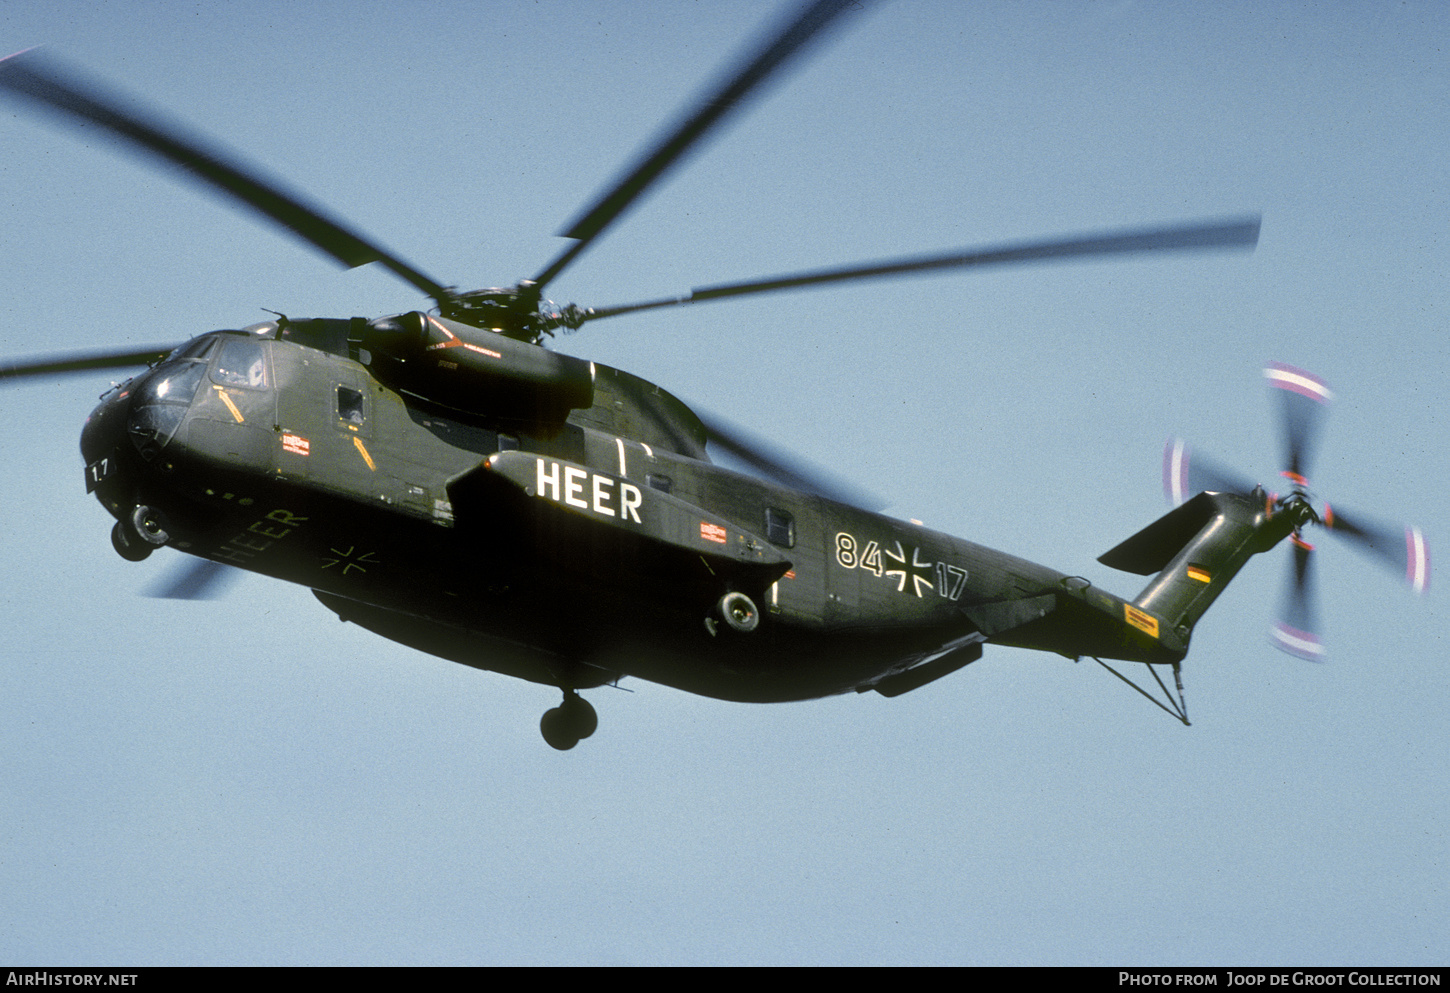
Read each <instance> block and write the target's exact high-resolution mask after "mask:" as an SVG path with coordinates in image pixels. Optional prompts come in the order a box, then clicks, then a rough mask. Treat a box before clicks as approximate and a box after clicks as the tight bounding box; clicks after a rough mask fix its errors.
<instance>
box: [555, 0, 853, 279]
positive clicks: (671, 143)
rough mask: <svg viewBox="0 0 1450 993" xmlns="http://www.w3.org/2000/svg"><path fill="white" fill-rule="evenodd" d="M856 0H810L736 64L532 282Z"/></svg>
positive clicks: (572, 253)
mask: <svg viewBox="0 0 1450 993" xmlns="http://www.w3.org/2000/svg"><path fill="white" fill-rule="evenodd" d="M863 6H864V5H863V3H862V2H860V0H816V2H815V3H812V4H810V5H809V6H808V7H805V8H803V9H802V10H801V11H800V13H799V14H798V15H797V16H796V17H795V19H794V20H792V21H791V22H790V23H789V24H788V25H786V27H785V28H784V29H783V30H781V31H779V32H777V33H776V34H774V35H772V36H771V40H770V41H769V42H768V43H767V44H765V45H764V46H762V47H761V48H760V49H759V51H757V52H756V53H755V55H753V56H751V57H750V58H749V61H745V59H744V58H742V59H741V60H739V62H737V63H736V64H737V65H739V64H741V63H744V64H743V66H742V67H741V68H739V69H737V70H736V71H735V72H734V73H732V74H731V75H730V76H729V78H727V79H726V80H725V81H724V82H723V83H721V85H720V86H719V87H718V88H717V89H715V90H713V91H711V92H710V93H709V94H708V95H707V96H706V97H705V98H704V99H702V100H700V101H699V102H698V103H697V104H696V105H695V108H694V110H693V111H692V112H691V113H690V114H689V116H688V117H686V118H685V119H684V120H683V121H682V122H681V123H680V124H678V125H676V126H675V127H674V128H673V129H672V130H671V131H669V132H668V133H667V134H666V135H665V136H664V137H663V138H662V139H661V140H660V141H659V142H658V144H656V145H655V146H654V148H653V149H652V150H651V151H650V152H649V153H648V154H647V155H645V156H644V158H643V159H642V160H641V161H640V162H639V164H638V165H636V166H635V167H634V168H633V169H631V170H630V171H629V172H628V173H626V174H625V175H624V176H623V178H621V179H619V180H618V181H617V182H616V183H615V184H614V185H613V186H612V187H611V188H610V189H609V191H608V192H607V193H605V194H603V195H602V196H601V197H600V198H599V199H598V200H597V201H596V202H595V203H594V205H593V206H591V207H589V208H588V209H587V210H585V211H584V212H583V213H582V214H581V215H579V216H578V217H577V218H576V219H575V220H574V221H572V222H571V223H570V224H569V226H568V227H567V228H566V229H565V230H564V232H563V234H562V237H565V238H574V239H577V240H576V242H575V243H574V244H573V245H571V246H569V248H568V249H567V250H566V251H565V252H564V253H563V254H562V255H560V256H559V257H558V258H557V259H555V260H554V262H553V263H552V264H551V265H550V266H549V267H548V268H547V269H545V270H544V271H543V272H541V273H539V274H538V275H537V276H535V277H534V282H535V283H536V284H538V285H539V286H543V285H544V284H545V283H548V282H549V281H550V280H552V279H553V278H554V277H555V276H557V275H559V273H561V272H563V271H564V267H565V266H567V265H569V263H570V262H572V261H574V258H575V257H576V256H578V255H579V253H580V252H582V251H584V249H585V248H586V247H588V245H589V243H590V242H592V241H593V240H594V239H595V238H596V237H598V236H599V234H600V232H602V231H603V230H604V229H605V228H606V227H608V226H609V225H610V224H612V223H613V222H614V221H615V220H617V219H618V218H619V216H620V215H621V214H623V213H624V212H625V211H626V210H627V209H628V208H629V207H630V205H631V204H633V203H634V202H635V200H637V199H638V198H639V197H640V195H641V194H643V193H644V192H645V190H647V189H648V188H649V187H650V185H651V184H653V183H654V182H656V181H657V180H658V179H659V178H660V177H661V176H662V175H664V173H665V172H666V171H667V170H668V169H670V168H671V167H672V166H674V165H676V164H677V163H679V162H680V161H681V160H682V159H683V157H684V156H685V155H686V153H688V152H689V151H690V150H691V148H692V147H693V146H695V145H696V144H697V143H698V142H699V141H700V140H701V139H702V138H703V137H704V136H705V135H706V134H707V133H709V132H710V131H711V130H712V129H713V128H716V127H718V126H719V124H720V122H721V121H722V120H724V119H725V118H726V117H727V115H729V114H730V113H731V112H732V111H735V110H738V109H740V108H741V107H743V106H744V105H745V104H746V102H747V99H746V98H747V97H755V96H759V95H760V93H761V92H763V90H762V86H763V84H764V83H765V82H766V80H767V79H769V78H770V77H771V76H772V75H773V74H776V73H778V72H779V70H780V69H781V68H782V67H783V66H785V65H786V64H787V63H788V62H789V61H790V60H791V59H792V58H793V57H795V56H798V55H799V54H800V53H801V52H803V51H804V50H805V49H806V48H807V47H808V44H809V43H810V42H811V41H813V40H818V39H819V38H820V37H822V36H823V31H824V29H825V28H826V27H827V26H828V25H829V24H830V23H831V22H832V21H834V20H835V19H836V18H837V17H838V16H839V15H840V14H842V13H844V12H845V11H846V10H849V9H859V8H861V7H863Z"/></svg>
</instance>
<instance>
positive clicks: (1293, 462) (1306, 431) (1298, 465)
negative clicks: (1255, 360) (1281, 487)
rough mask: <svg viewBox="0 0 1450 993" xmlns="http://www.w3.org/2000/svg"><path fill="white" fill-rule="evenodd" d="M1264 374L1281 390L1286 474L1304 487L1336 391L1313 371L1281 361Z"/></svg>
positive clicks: (1270, 382) (1270, 365)
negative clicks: (1328, 408)
mask: <svg viewBox="0 0 1450 993" xmlns="http://www.w3.org/2000/svg"><path fill="white" fill-rule="evenodd" d="M1264 377H1265V378H1266V379H1268V381H1269V385H1270V386H1272V387H1275V388H1277V389H1278V390H1279V396H1280V397H1281V403H1282V404H1283V413H1284V418H1283V424H1284V469H1285V472H1284V475H1285V476H1286V477H1288V478H1289V479H1290V480H1291V481H1292V482H1293V483H1294V485H1295V486H1298V487H1301V488H1302V487H1304V486H1307V485H1308V480H1307V478H1306V477H1307V476H1308V475H1309V457H1310V456H1311V455H1312V454H1313V449H1314V442H1315V440H1316V438H1317V436H1318V434H1319V424H1320V422H1321V421H1322V420H1323V416H1324V409H1325V407H1326V406H1327V405H1328V403H1329V401H1330V399H1331V398H1332V397H1333V395H1334V394H1332V393H1330V392H1329V387H1328V386H1327V385H1325V383H1324V380H1322V379H1320V378H1319V377H1318V376H1315V375H1314V374H1313V373H1308V372H1305V371H1304V370H1303V369H1295V368H1294V367H1293V366H1288V365H1283V364H1281V363H1278V362H1271V363H1270V364H1269V367H1268V368H1267V369H1265V370H1264Z"/></svg>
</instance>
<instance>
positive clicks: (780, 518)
mask: <svg viewBox="0 0 1450 993" xmlns="http://www.w3.org/2000/svg"><path fill="white" fill-rule="evenodd" d="M765 540H766V541H768V542H770V543H771V544H772V545H778V546H779V547H781V548H794V547H795V518H794V517H792V516H791V515H790V514H789V513H787V512H786V511H784V510H781V509H780V508H779V507H766V508H765Z"/></svg>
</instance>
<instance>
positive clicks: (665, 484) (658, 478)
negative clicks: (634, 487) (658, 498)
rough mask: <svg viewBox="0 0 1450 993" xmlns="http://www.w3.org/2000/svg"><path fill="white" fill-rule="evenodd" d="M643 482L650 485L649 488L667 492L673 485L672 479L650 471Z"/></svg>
mask: <svg viewBox="0 0 1450 993" xmlns="http://www.w3.org/2000/svg"><path fill="white" fill-rule="evenodd" d="M645 482H646V483H648V484H649V485H650V488H651V489H656V490H659V491H660V492H661V493H668V492H669V491H670V487H671V486H673V485H674V480H672V479H670V477H669V476H664V475H661V474H660V473H657V472H652V473H650V474H649V475H648V476H646V477H645Z"/></svg>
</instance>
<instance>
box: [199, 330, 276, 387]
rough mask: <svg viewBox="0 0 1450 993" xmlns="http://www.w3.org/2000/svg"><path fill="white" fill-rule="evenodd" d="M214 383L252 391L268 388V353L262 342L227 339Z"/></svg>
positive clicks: (222, 348) (215, 371)
mask: <svg viewBox="0 0 1450 993" xmlns="http://www.w3.org/2000/svg"><path fill="white" fill-rule="evenodd" d="M211 378H212V380H213V381H215V382H218V383H220V384H221V385H223V386H242V387H245V388H247V389H251V390H265V389H266V388H267V352H266V350H265V349H264V348H263V347H262V343H261V342H260V341H253V340H252V339H250V338H225V339H223V340H222V347H221V355H220V356H219V357H218V358H217V362H216V369H215V370H214V371H213V372H212V374H211Z"/></svg>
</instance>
